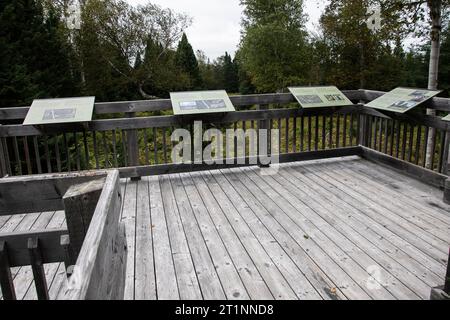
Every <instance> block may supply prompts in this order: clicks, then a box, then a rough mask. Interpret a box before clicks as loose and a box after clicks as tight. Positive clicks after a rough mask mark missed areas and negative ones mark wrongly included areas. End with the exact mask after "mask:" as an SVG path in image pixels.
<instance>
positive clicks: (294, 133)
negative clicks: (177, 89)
mask: <svg viewBox="0 0 450 320" xmlns="http://www.w3.org/2000/svg"><path fill="white" fill-rule="evenodd" d="M344 93H345V94H346V95H347V97H348V98H349V99H351V100H352V101H353V102H355V103H357V104H355V105H351V106H343V107H328V108H314V109H302V108H298V106H297V105H296V104H295V99H294V97H293V96H292V95H291V94H264V95H249V96H233V97H231V100H232V102H233V103H234V104H235V106H236V107H238V111H236V112H233V113H228V114H216V115H203V116H202V115H198V116H174V115H158V116H149V115H145V114H143V115H140V116H137V115H136V112H148V111H160V110H170V109H171V103H170V100H151V101H132V102H112V103H97V104H96V106H95V112H96V113H97V114H107V113H125V114H126V115H127V117H126V118H111V119H98V120H94V121H92V122H90V123H87V124H86V125H85V126H84V127H81V128H80V127H74V126H71V125H58V126H50V127H46V128H45V131H41V129H39V128H35V127H33V126H23V125H19V124H6V123H5V124H4V125H0V151H1V152H0V175H1V176H5V175H9V176H17V175H26V174H42V173H52V172H72V171H85V170H93V169H96V170H100V169H110V168H132V167H140V166H150V165H169V164H172V163H173V162H172V159H171V153H172V151H173V148H174V143H175V142H172V141H171V135H172V133H173V132H174V130H175V129H179V128H184V129H187V130H189V131H190V132H191V134H192V135H193V124H194V121H202V128H203V129H204V130H207V129H209V128H216V129H219V130H220V131H221V132H223V133H225V132H226V130H227V129H244V130H246V129H256V130H257V129H259V128H261V129H279V130H280V131H279V133H280V140H279V145H280V150H279V151H280V153H281V154H282V155H284V154H295V153H302V152H311V151H319V150H330V149H339V148H345V147H351V146H358V145H363V146H366V147H370V148H373V149H375V150H378V151H380V152H383V153H385V154H388V155H391V156H395V157H397V158H399V159H403V160H405V161H409V162H412V163H414V164H420V165H422V166H425V153H426V148H427V143H428V139H427V137H428V136H427V134H428V129H429V128H435V129H436V130H437V139H436V144H435V145H434V146H433V160H432V161H433V163H432V164H431V165H432V168H433V170H435V171H437V172H439V173H447V169H448V161H447V158H448V144H449V142H448V140H449V133H448V131H449V122H446V121H443V120H442V119H441V117H439V116H429V115H426V114H425V113H424V112H423V111H421V110H420V109H418V110H416V111H414V112H410V113H408V114H397V113H384V112H381V111H378V110H376V109H371V108H368V107H364V106H363V105H362V104H358V102H365V101H370V100H373V99H375V98H377V97H378V96H380V95H382V94H383V93H382V92H379V91H369V90H353V91H345V92H344ZM449 101H450V99H442V98H435V99H433V100H431V101H430V102H428V104H427V105H426V106H427V107H430V106H431V107H434V108H435V109H436V110H440V111H444V110H447V107H448V106H449V104H450V102H449ZM249 106H251V107H252V109H245V108H244V107H249ZM19 109H20V110H22V111H20V112H23V111H25V109H26V108H10V109H7V110H2V109H0V119H1V117H4V118H5V117H6V118H9V119H12V118H13V117H19V116H21V117H22V116H24V113H22V114H21V115H20V112H19V111H18V110H19ZM14 114H15V116H13V115H14ZM235 144H236V141H235ZM245 144H246V145H245V150H244V153H243V154H238V152H237V147H236V146H235V147H234V150H235V151H236V152H234V153H232V154H224V155H223V158H238V157H252V156H254V155H253V154H251V153H250V147H249V142H248V141H246V143H245ZM147 171H148V170H144V172H147ZM121 172H122V173H123V172H133V170H121ZM140 172H142V170H140Z"/></svg>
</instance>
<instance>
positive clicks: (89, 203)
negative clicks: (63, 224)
mask: <svg viewBox="0 0 450 320" xmlns="http://www.w3.org/2000/svg"><path fill="white" fill-rule="evenodd" d="M104 185H105V179H99V180H95V181H90V182H87V183H83V184H79V185H75V186H72V187H70V188H69V189H68V190H67V192H66V194H65V195H64V196H63V202H64V210H65V213H66V221H67V229H68V230H69V238H70V247H71V249H72V254H73V256H72V257H71V259H70V260H71V262H73V260H76V258H77V257H78V255H79V253H80V250H81V247H82V246H83V242H84V238H85V237H86V234H87V232H88V229H89V225H90V223H91V220H92V217H93V215H94V212H95V209H96V207H97V203H98V200H99V198H100V195H101V193H102V190H103V186H104Z"/></svg>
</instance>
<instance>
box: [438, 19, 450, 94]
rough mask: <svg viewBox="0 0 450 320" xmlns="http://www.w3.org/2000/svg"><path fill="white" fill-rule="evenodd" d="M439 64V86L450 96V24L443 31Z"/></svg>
mask: <svg viewBox="0 0 450 320" xmlns="http://www.w3.org/2000/svg"><path fill="white" fill-rule="evenodd" d="M439 61H440V66H439V79H440V80H439V87H440V88H441V89H442V90H445V92H446V96H447V97H450V25H449V26H447V28H446V29H445V30H444V31H443V34H442V44H441V56H440V60H439Z"/></svg>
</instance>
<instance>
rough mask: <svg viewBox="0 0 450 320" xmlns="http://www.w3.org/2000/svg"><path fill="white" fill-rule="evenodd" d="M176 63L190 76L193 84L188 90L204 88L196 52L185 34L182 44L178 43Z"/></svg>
mask: <svg viewBox="0 0 450 320" xmlns="http://www.w3.org/2000/svg"><path fill="white" fill-rule="evenodd" d="M175 61H176V64H177V66H178V67H180V68H181V70H182V71H183V72H185V73H186V74H188V75H189V77H190V79H191V80H192V83H191V84H190V85H189V87H188V88H187V89H200V88H201V86H202V79H201V77H200V69H199V67H198V62H197V58H196V57H195V54H194V50H193V49H192V46H191V44H190V43H189V41H188V39H187V36H186V34H185V33H183V36H182V37H181V40H180V42H179V43H178V48H177V52H176V55H175Z"/></svg>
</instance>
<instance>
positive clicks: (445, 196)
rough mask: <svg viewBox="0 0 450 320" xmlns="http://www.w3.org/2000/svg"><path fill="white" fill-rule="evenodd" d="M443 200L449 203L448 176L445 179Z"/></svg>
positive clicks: (449, 181)
mask: <svg viewBox="0 0 450 320" xmlns="http://www.w3.org/2000/svg"><path fill="white" fill-rule="evenodd" d="M444 202H445V203H447V204H450V178H449V179H447V180H446V181H445V186H444Z"/></svg>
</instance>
